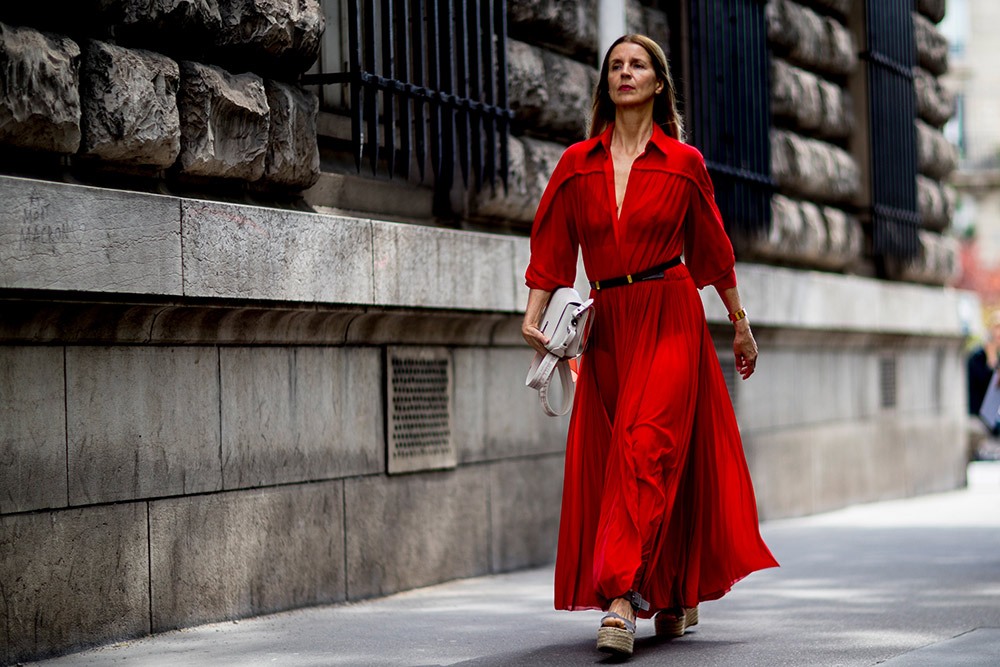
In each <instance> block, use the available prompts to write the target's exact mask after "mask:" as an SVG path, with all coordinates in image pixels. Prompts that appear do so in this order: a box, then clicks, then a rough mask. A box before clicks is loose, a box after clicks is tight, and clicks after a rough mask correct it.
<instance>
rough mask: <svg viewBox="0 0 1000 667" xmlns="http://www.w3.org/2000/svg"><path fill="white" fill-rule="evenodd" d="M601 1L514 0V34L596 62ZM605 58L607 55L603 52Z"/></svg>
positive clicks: (509, 14)
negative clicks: (598, 10) (594, 58)
mask: <svg viewBox="0 0 1000 667" xmlns="http://www.w3.org/2000/svg"><path fill="white" fill-rule="evenodd" d="M596 16H597V0H511V1H510V2H508V3H507V20H508V22H509V25H510V34H511V36H512V37H515V38H517V39H523V40H525V41H528V42H531V43H533V44H545V45H547V46H550V47H552V48H554V49H556V50H558V51H561V52H562V53H566V54H568V55H576V56H577V57H579V58H580V59H581V60H586V61H588V62H590V61H593V56H594V54H596V53H597V21H596V20H595V17H596ZM600 55H601V56H602V57H603V56H604V54H603V53H602V54H600Z"/></svg>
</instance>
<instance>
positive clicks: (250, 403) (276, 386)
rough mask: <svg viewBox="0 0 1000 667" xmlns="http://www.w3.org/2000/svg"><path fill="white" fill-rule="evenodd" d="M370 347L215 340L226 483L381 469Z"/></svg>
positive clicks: (376, 354) (378, 388)
mask: <svg viewBox="0 0 1000 667" xmlns="http://www.w3.org/2000/svg"><path fill="white" fill-rule="evenodd" d="M381 372H382V361H381V352H380V351H379V350H378V349H377V348H331V347H299V348H288V347H270V348H267V347H265V348H258V347H254V348H250V347H232V348H222V351H221V362H220V373H221V377H222V464H223V476H224V481H225V488H227V489H234V488H245V487H253V486H265V485H271V484H284V483H290V482H307V481H309V480H314V479H333V478H336V477H348V476H350V475H365V474H371V473H378V472H382V471H383V470H385V436H384V428H383V420H384V418H385V415H384V414H383V409H382V407H383V406H382V380H381V377H382V375H381Z"/></svg>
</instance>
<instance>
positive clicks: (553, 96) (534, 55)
mask: <svg viewBox="0 0 1000 667" xmlns="http://www.w3.org/2000/svg"><path fill="white" fill-rule="evenodd" d="M509 49H510V51H509V68H508V75H509V94H510V106H511V109H513V110H514V114H515V118H516V120H517V122H518V123H520V124H523V125H524V126H527V127H528V128H531V129H534V130H536V131H542V132H544V133H545V134H550V135H551V134H555V135H560V136H564V137H568V138H572V139H582V138H583V136H584V133H585V131H586V121H585V118H586V114H585V113H584V110H587V109H589V108H590V105H591V102H592V100H593V93H594V85H595V84H596V83H597V75H598V73H597V70H596V69H595V68H593V67H588V66H587V65H584V64H582V63H579V62H577V61H575V60H572V59H570V58H567V57H566V56H563V55H559V54H557V53H554V52H552V51H548V50H546V49H542V48H540V47H537V46H531V45H529V44H525V43H523V42H518V41H516V40H510V45H509Z"/></svg>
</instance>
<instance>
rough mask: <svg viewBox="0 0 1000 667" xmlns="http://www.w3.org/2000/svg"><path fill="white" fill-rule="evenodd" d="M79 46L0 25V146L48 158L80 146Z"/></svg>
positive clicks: (29, 29) (66, 38)
mask: <svg viewBox="0 0 1000 667" xmlns="http://www.w3.org/2000/svg"><path fill="white" fill-rule="evenodd" d="M79 70H80V47H79V46H78V45H77V43H76V42H74V41H73V40H71V39H69V38H68V37H61V36H58V35H47V34H43V33H40V32H38V31H37V30H32V29H31V28H17V27H11V26H8V25H4V24H3V23H0V143H4V144H8V145H11V146H17V147H19V148H29V149H32V150H39V151H49V152H53V153H75V152H76V151H77V149H78V148H79V147H80V88H79V83H78V74H79Z"/></svg>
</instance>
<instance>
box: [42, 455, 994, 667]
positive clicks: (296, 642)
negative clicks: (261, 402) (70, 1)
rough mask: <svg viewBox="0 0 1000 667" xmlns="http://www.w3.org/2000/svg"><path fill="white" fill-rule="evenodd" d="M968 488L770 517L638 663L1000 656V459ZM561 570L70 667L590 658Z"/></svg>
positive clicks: (103, 653)
mask: <svg viewBox="0 0 1000 667" xmlns="http://www.w3.org/2000/svg"><path fill="white" fill-rule="evenodd" d="M969 477H970V485H969V489H968V490H964V491H957V492H952V493H944V494H937V495H933V496H925V497H921V498H915V499H909V500H900V501H890V502H882V503H874V504H869V505H861V506H857V507H852V508H848V509H845V510H841V511H837V512H831V513H829V514H823V515H818V516H813V517H807V518H802V519H791V520H782V521H772V522H767V523H765V524H764V525H763V527H762V531H763V533H764V538H765V539H766V540H767V542H768V544H769V545H770V546H771V548H772V550H773V551H774V554H775V556H776V557H777V558H778V560H779V561H780V562H781V564H782V567H781V568H778V569H772V570H766V571H764V572H758V573H755V574H753V575H751V576H750V577H748V578H747V579H746V580H745V581H743V582H741V583H740V584H738V585H737V586H736V588H735V589H734V590H733V591H732V592H731V593H730V594H729V595H727V596H726V597H725V598H723V599H722V600H719V601H715V602H709V603H706V604H704V605H702V607H701V624H700V625H698V626H696V627H695V628H693V629H692V630H691V631H689V633H688V634H687V635H686V636H685V637H683V638H681V639H677V640H673V641H658V640H656V638H655V637H654V636H653V627H652V623H651V622H648V621H647V622H640V625H639V632H638V638H637V641H636V654H635V656H634V657H633V658H632V660H631V662H632V663H634V664H647V665H670V666H672V667H680V666H687V665H698V666H699V667H707V666H711V665H726V666H727V667H738V666H741V665H746V666H750V665H753V666H758V665H759V666H767V667H776V666H780V665H788V666H795V667H802V666H804V665H822V666H824V667H827V666H831V665H859V666H861V665H875V664H884V665H888V667H918V666H919V667H924V666H928V667H929V666H934V667H953V666H958V665H963V666H965V665H968V666H972V665H975V666H980V665H982V666H986V665H990V666H997V665H1000V463H994V462H989V463H986V462H983V463H975V464H973V465H972V466H971V467H970V470H969ZM551 582H552V568H543V569H538V570H531V571H527V572H518V573H515V574H510V575H502V576H493V577H483V578H478V579H467V580H463V581H456V582H452V583H448V584H443V585H440V586H435V587H432V588H426V589H422V590H416V591H410V592H407V593H402V594H399V595H395V596H392V597H389V598H383V599H379V600H371V601H368V602H361V603H356V604H347V605H338V606H331V607H322V608H314V609H306V610H300V611H294V612H287V613H282V614H276V615H273V616H267V617H262V618H256V619H249V620H244V621H239V622H230V623H218V624H214V625H207V626H203V627H199V628H193V629H190V630H184V631H179V632H172V633H167V634H162V635H158V636H155V637H150V638H147V639H142V640H138V641H133V642H128V643H124V644H120V645H114V646H108V647H104V648H100V649H95V650H91V651H86V652H83V653H78V654H75V655H71V656H66V657H63V658H57V659H54V660H48V661H43V662H40V663H32V664H38V665H46V666H51V667H57V666H64V665H74V666H83V665H119V664H126V665H144V666H145V665H148V666H157V667H159V666H161V665H162V666H166V665H170V666H176V665H224V666H228V665H232V666H234V667H237V666H238V667H251V666H256V665H287V666H290V667H306V666H309V667H312V666H321V665H400V666H403V665H406V666H414V667H416V666H423V665H456V664H461V665H477V666H485V665H496V666H500V665H589V664H595V663H602V662H606V657H605V656H604V654H601V653H598V652H597V651H595V650H594V644H595V639H596V630H597V626H598V623H599V619H600V614H599V613H598V612H580V613H573V614H571V613H567V612H557V611H553V610H552V608H551V607H552V591H551Z"/></svg>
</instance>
